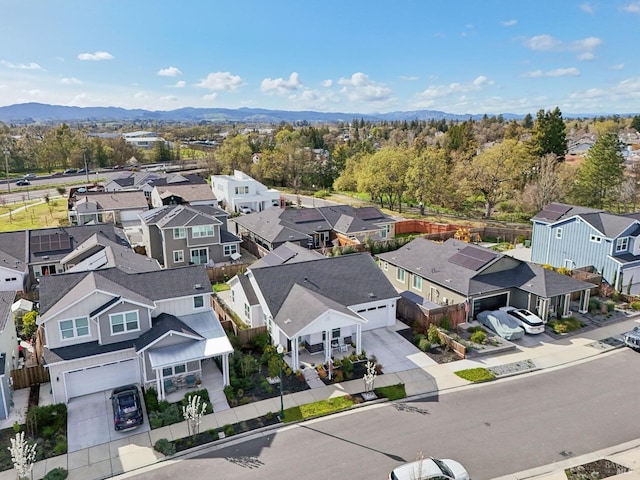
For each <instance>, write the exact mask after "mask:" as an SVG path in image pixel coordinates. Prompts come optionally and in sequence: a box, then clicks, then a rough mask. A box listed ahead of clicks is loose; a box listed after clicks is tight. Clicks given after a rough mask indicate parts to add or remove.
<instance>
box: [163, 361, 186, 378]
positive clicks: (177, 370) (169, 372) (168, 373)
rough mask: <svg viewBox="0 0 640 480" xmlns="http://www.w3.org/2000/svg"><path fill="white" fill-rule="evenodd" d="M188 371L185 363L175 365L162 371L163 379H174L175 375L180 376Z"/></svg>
mask: <svg viewBox="0 0 640 480" xmlns="http://www.w3.org/2000/svg"><path fill="white" fill-rule="evenodd" d="M186 371H187V366H186V365H185V364H184V363H181V364H178V365H174V366H172V367H166V368H163V369H162V377H163V378H166V377H173V376H174V375H180V374H182V373H185V372H186Z"/></svg>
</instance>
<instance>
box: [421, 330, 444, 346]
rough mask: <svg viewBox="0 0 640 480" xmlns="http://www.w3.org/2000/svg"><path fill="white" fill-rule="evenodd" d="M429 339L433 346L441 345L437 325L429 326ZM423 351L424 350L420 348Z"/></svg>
mask: <svg viewBox="0 0 640 480" xmlns="http://www.w3.org/2000/svg"><path fill="white" fill-rule="evenodd" d="M427 339H428V340H429V342H430V343H431V344H435V345H439V344H440V335H438V327H436V325H435V324H433V323H432V324H431V325H429V328H428V329H427ZM420 350H422V348H420Z"/></svg>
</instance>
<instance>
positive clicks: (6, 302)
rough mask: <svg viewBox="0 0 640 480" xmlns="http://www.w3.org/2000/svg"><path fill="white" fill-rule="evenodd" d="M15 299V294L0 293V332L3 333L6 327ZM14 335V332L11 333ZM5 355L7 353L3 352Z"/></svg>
mask: <svg viewBox="0 0 640 480" xmlns="http://www.w3.org/2000/svg"><path fill="white" fill-rule="evenodd" d="M15 299H16V292H14V291H9V292H0V332H2V331H4V329H5V328H6V326H7V320H8V319H9V315H11V314H12V309H11V307H12V306H13V302H14V301H15ZM12 333H14V334H15V332H12ZM5 353H7V352H5Z"/></svg>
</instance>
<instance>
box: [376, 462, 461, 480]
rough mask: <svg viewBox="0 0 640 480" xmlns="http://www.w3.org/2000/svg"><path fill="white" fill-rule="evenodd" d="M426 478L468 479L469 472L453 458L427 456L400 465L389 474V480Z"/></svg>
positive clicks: (419, 479) (425, 479) (418, 479)
mask: <svg viewBox="0 0 640 480" xmlns="http://www.w3.org/2000/svg"><path fill="white" fill-rule="evenodd" d="M428 479H438V480H444V479H451V480H469V473H467V470H466V469H465V468H464V467H463V466H462V465H461V464H460V463H458V462H456V461H455V460H451V459H448V458H445V459H442V460H440V459H438V458H431V457H428V458H423V459H420V460H416V461H415V462H409V463H405V464H404V465H400V466H399V467H396V468H394V469H393V470H392V472H391V473H390V474H389V480H428Z"/></svg>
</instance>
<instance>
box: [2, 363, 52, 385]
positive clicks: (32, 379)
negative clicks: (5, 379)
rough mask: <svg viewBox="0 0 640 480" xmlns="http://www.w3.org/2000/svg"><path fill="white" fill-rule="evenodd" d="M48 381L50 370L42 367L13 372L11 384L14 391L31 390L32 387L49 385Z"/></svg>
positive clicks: (35, 366)
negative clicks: (41, 384) (43, 384)
mask: <svg viewBox="0 0 640 480" xmlns="http://www.w3.org/2000/svg"><path fill="white" fill-rule="evenodd" d="M48 381H49V370H48V369H46V368H45V367H43V366H42V365H34V366H33V367H25V368H19V369H17V370H11V382H12V384H13V389H14V390H19V389H21V388H29V387H30V386H31V385H37V384H40V383H47V382H48Z"/></svg>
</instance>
